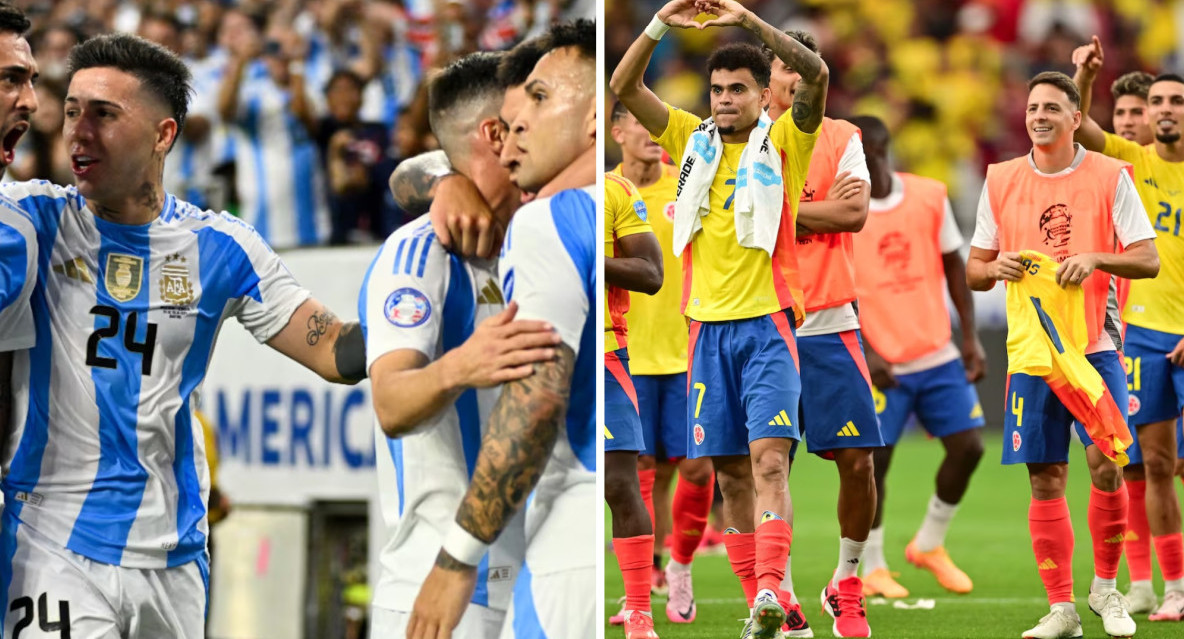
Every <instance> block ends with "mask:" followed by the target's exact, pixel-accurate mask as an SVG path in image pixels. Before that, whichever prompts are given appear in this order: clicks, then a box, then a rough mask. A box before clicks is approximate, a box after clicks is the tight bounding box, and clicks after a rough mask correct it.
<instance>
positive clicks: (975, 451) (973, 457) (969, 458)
mask: <svg viewBox="0 0 1184 639" xmlns="http://www.w3.org/2000/svg"><path fill="white" fill-rule="evenodd" d="M958 457H959V461H960V462H961V465H962V466H963V467H965V468H969V469H974V468H976V467H977V466H978V463H979V461H981V460H982V458H983V439H982V438H981V437H974V438H970V439H967V440H966V442H965V443H964V444H963V445H962V446H961V448H960V449H959V451H958Z"/></svg>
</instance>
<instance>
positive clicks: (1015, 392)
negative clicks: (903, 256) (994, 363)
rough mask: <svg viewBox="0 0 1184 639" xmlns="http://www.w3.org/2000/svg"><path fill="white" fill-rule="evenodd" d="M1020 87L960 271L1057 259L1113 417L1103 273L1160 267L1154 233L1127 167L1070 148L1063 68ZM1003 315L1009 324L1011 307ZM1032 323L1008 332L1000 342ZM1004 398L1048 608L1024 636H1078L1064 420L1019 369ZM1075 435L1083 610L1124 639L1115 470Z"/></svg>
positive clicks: (1013, 273) (977, 281) (1114, 387)
mask: <svg viewBox="0 0 1184 639" xmlns="http://www.w3.org/2000/svg"><path fill="white" fill-rule="evenodd" d="M1028 86H1029V95H1028V101H1027V107H1026V108H1027V115H1026V118H1025V123H1026V125H1027V129H1028V137H1029V138H1031V140H1032V147H1033V148H1032V151H1031V152H1030V153H1029V154H1027V155H1026V156H1024V157H1020V158H1016V159H1014V160H1009V161H1008V162H1004V163H1002V164H993V165H991V166H990V167H988V169H987V181H986V184H985V185H984V186H983V193H982V196H981V198H980V199H979V210H978V220H977V223H976V227H975V232H974V239H973V240H972V241H971V250H970V259H969V261H968V263H967V266H966V279H967V283H968V284H969V285H970V288H971V289H972V290H977V291H985V290H989V289H991V288H992V287H993V286H994V285H995V282H997V281H1000V280H1003V281H1007V282H1010V283H1012V285H1015V283H1016V282H1019V281H1020V279H1021V278H1022V277H1024V273H1025V271H1027V270H1028V269H1029V268H1030V267H1029V265H1028V264H1024V263H1021V262H1020V255H1019V251H1021V250H1025V249H1029V250H1037V251H1041V252H1047V253H1048V254H1049V256H1050V257H1051V258H1052V259H1054V260H1057V261H1059V262H1060V264H1059V267H1058V268H1057V270H1056V275H1055V276H1056V283H1057V284H1059V285H1061V286H1062V287H1071V286H1081V288H1082V289H1084V304H1085V307H1084V309H1083V311H1084V313H1083V315H1084V321H1085V322H1086V325H1087V328H1086V330H1087V333H1088V340H1089V344H1088V346H1086V347H1085V356H1086V358H1087V359H1088V360H1089V364H1090V365H1092V367H1093V368H1094V369H1095V370H1096V371H1097V373H1098V375H1100V376H1101V379H1102V380H1103V381H1104V382H1105V387H1106V388H1107V389H1108V391H1109V393H1110V395H1111V396H1112V397H1113V401H1115V402H1116V403H1117V405H1118V411H1119V412H1120V413H1121V408H1122V407H1125V406H1126V398H1127V393H1126V382H1125V379H1126V374H1125V372H1124V371H1123V367H1122V361H1121V359H1120V358H1119V357H1118V355H1117V353H1116V352H1115V350H1116V347H1117V346H1118V345H1119V344H1120V343H1121V337H1120V336H1119V335H1118V332H1117V328H1118V322H1117V318H1114V317H1108V316H1107V314H1106V304H1107V299H1108V297H1109V296H1110V294H1111V291H1112V290H1113V289H1112V287H1111V279H1112V276H1115V275H1116V276H1118V277H1125V278H1129V279H1139V278H1146V277H1155V275H1156V273H1157V272H1158V271H1159V259H1158V255H1157V253H1156V250H1155V243H1154V237H1155V232H1154V231H1153V230H1152V229H1151V225H1150V223H1148V221H1147V217H1146V215H1145V214H1144V213H1143V211H1142V207H1141V206H1140V205H1139V201H1138V198H1137V193H1136V191H1135V190H1134V184H1133V183H1132V182H1131V178H1130V174H1129V172H1128V171H1129V167H1128V165H1126V164H1125V163H1123V162H1119V161H1117V160H1112V159H1110V158H1107V157H1105V156H1103V155H1100V154H1097V153H1093V152H1091V151H1087V150H1086V149H1084V148H1083V147H1081V146H1080V145H1076V144H1074V143H1073V132H1074V131H1075V130H1076V129H1077V128H1078V127H1079V126H1080V124H1081V119H1082V114H1081V111H1080V110H1079V107H1080V97H1079V96H1078V93H1077V87H1076V85H1074V84H1073V81H1072V80H1071V79H1070V78H1069V77H1068V76H1066V75H1064V74H1062V73H1055V72H1048V73H1041V74H1039V75H1037V76H1036V77H1034V78H1032V80H1031V81H1030V82H1029V83H1028ZM1116 244H1117V245H1118V246H1117V247H1116ZM1118 247H1121V252H1119V248H1118ZM1049 312H1052V311H1051V310H1050V311H1049ZM1073 312H1080V311H1078V310H1074V311H1073ZM1008 316H1009V322H1010V321H1011V316H1012V309H1010V308H1009V312H1008ZM1031 328H1032V327H1031V326H1028V325H1024V326H1014V325H1009V327H1008V330H1009V337H1010V335H1012V334H1016V333H1020V332H1022V331H1025V330H1028V329H1031ZM1034 330H1036V331H1039V330H1040V329H1039V328H1035V329H1034ZM1006 401H1007V402H1008V410H1007V411H1006V412H1005V413H1004V441H1005V445H1004V448H1003V463H1005V464H1019V463H1023V464H1027V466H1028V476H1029V481H1030V484H1031V489H1032V501H1031V504H1030V506H1029V509H1028V528H1029V530H1030V531H1031V535H1032V550H1033V552H1034V553H1035V555H1036V563H1037V566H1038V568H1039V573H1040V578H1041V580H1042V581H1043V582H1044V588H1045V590H1046V591H1047V592H1048V602H1049V604H1050V606H1051V610H1050V612H1049V613H1048V614H1047V615H1045V616H1044V617H1043V618H1042V619H1041V620H1040V623H1038V624H1037V625H1036V626H1035V627H1033V628H1031V629H1030V630H1028V631H1027V632H1025V633H1024V637H1033V638H1041V639H1049V638H1054V637H1080V636H1081V619H1080V618H1079V617H1078V616H1077V611H1076V609H1075V608H1074V605H1073V572H1072V569H1073V566H1072V563H1073V528H1072V523H1071V522H1070V519H1069V506H1068V503H1067V502H1066V501H1065V484H1066V482H1067V480H1068V471H1069V465H1068V461H1067V460H1068V452H1069V450H1068V449H1069V428H1070V427H1071V425H1072V424H1073V422H1074V416H1073V415H1072V414H1071V413H1070V412H1069V409H1068V408H1067V407H1066V405H1065V404H1064V403H1063V402H1062V401H1061V400H1060V399H1059V398H1058V397H1057V396H1056V395H1055V394H1054V393H1053V391H1052V389H1051V387H1050V386H1049V384H1048V382H1046V381H1045V380H1044V379H1043V378H1041V377H1036V376H1031V375H1027V374H1024V373H1018V372H1017V373H1015V374H1012V375H1009V376H1008V397H1007V400H1006ZM1077 433H1078V435H1079V436H1080V438H1081V440H1082V442H1083V444H1085V455H1086V460H1087V462H1088V464H1089V469H1090V478H1091V480H1092V484H1093V485H1092V487H1091V489H1090V504H1089V529H1090V536H1091V537H1092V539H1093V546H1094V580H1093V583H1092V585H1091V587H1090V594H1089V606H1090V609H1091V610H1093V611H1094V612H1095V613H1097V614H1098V615H1100V616H1101V617H1102V626H1103V628H1104V629H1105V631H1106V632H1107V633H1108V634H1110V635H1111V636H1115V637H1129V636H1131V635H1132V634H1134V632H1135V623H1134V621H1133V620H1132V619H1131V618H1130V615H1129V614H1128V613H1127V610H1126V600H1125V599H1124V598H1123V596H1122V595H1121V594H1120V593H1119V592H1118V590H1116V588H1115V577H1116V576H1117V574H1118V563H1119V559H1120V558H1121V556H1122V545H1121V541H1122V538H1123V531H1124V530H1125V528H1126V511H1127V495H1126V490H1125V489H1124V487H1123V484H1122V470H1121V468H1120V467H1119V466H1118V464H1117V463H1116V462H1115V461H1112V460H1111V459H1109V458H1107V457H1106V456H1105V454H1103V453H1102V451H1101V450H1100V449H1099V446H1098V445H1097V444H1095V443H1094V441H1093V440H1092V439H1090V437H1089V435H1088V434H1086V431H1085V428H1084V427H1082V426H1081V425H1078V427H1077ZM1116 540H1117V541H1116Z"/></svg>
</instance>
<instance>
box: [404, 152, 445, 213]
mask: <svg viewBox="0 0 1184 639" xmlns="http://www.w3.org/2000/svg"><path fill="white" fill-rule="evenodd" d="M449 175H456V172H454V171H453V170H452V165H451V164H449V162H448V157H447V156H446V155H444V152H443V151H431V152H428V153H421V154H419V155H417V156H415V157H413V158H410V159H408V160H404V161H403V162H401V163H399V166H398V168H396V169H395V171H394V173H391V178H390V188H391V194H392V195H394V197H395V204H397V205H399V208H401V209H403V210H404V211H407V212H408V213H410V214H412V215H423V214H424V213H427V212H428V209H429V208H430V207H431V205H432V198H434V197H435V195H436V186H437V185H438V184H439V183H440V181H441V180H442V179H443V178H445V177H447V176H449Z"/></svg>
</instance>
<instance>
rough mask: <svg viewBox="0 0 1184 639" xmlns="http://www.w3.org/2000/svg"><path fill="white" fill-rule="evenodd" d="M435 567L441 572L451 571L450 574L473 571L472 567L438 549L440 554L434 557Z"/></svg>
mask: <svg viewBox="0 0 1184 639" xmlns="http://www.w3.org/2000/svg"><path fill="white" fill-rule="evenodd" d="M436 567H437V568H440V569H442V570H451V571H452V572H463V571H465V570H472V569H473V566H470V565H468V564H466V563H463V562H461V561H459V560H458V559H457V558H456V557H453V556H452V555H450V554H448V552H447V551H446V550H444V549H443V548H441V549H440V554H438V555H436Z"/></svg>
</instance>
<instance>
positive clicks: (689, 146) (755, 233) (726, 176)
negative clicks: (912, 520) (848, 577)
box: [610, 0, 869, 637]
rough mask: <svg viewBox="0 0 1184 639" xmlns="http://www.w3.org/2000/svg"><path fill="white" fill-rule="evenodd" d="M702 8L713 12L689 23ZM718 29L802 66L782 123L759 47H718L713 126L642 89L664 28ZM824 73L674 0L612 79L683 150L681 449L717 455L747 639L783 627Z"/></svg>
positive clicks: (803, 53) (851, 598)
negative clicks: (802, 242) (771, 110)
mask: <svg viewBox="0 0 1184 639" xmlns="http://www.w3.org/2000/svg"><path fill="white" fill-rule="evenodd" d="M701 12H708V13H710V14H713V15H714V16H715V17H714V18H713V19H710V20H708V21H706V22H704V23H702V24H699V23H696V22H695V21H694V18H695V17H696V16H697V15H698V14H699V13H701ZM726 25H735V26H742V27H744V28H746V29H749V30H750V31H752V32H753V33H755V34H756V35H757V37H758V38H759V39H760V40H761V41H762V42H764V43H765V44H766V45H768V46H769V48H770V49H772V50H773V52H774V53H775V54H776V55H777V57H779V58H781V59H782V60H785V61H787V62H789V63H790V65H791V66H792V67H793V68H794V69H796V70H798V71H799V73H800V74H801V76H802V80H801V83H800V84H799V86H798V89H797V92H796V94H795V97H794V104H793V107H792V109H791V110H790V111H789V112H787V113H786V114H785V115H783V116H782V117H781V118H779V119H778V120H777V121H776V122H773V121H772V120H771V119H770V118H769V117H768V115H766V114H765V113H764V112H763V110H764V107H765V106H767V105H768V103H769V97H770V96H769V88H768V85H769V63H768V60H767V59H766V58H765V57H764V55H763V53H762V52H761V50H760V49H759V48H758V47H755V46H753V45H748V44H731V45H726V46H724V47H721V48H720V49H718V50H717V51H715V52H714V53H713V54H712V56H711V58H710V59H709V60H708V73H709V74H710V97H711V112H712V119H710V120H707V121H702V120H700V119H699V118H697V117H695V116H693V115H691V114H689V113H686V112H684V111H681V110H678V109H675V108H674V107H671V106H669V105H667V104H665V103H663V102H662V101H661V99H659V98H658V96H656V95H654V93H653V92H652V91H651V90H650V89H649V88H648V87H647V86H645V84H644V82H643V77H642V76H643V74H644V72H645V68H646V66H647V65H648V63H649V59H650V56H651V55H652V54H653V51H654V49H655V47H656V46H657V42H658V39H659V38H661V37H662V35H663V34H664V33H665V31H666V30H667V29H669V28H670V27H672V26H674V27H680V28H687V27H698V28H705V27H709V26H726ZM827 80H828V71H827V67H826V64H825V63H824V62H823V61H822V59H821V58H819V57H818V56H817V55H815V54H814V53H813V52H811V51H810V50H809V49H807V48H806V47H804V46H802V45H801V44H800V43H798V42H796V41H795V40H793V39H792V38H790V37H789V36H787V35H785V34H783V33H781V32H779V31H777V30H776V29H774V28H773V27H771V26H769V25H768V24H767V23H765V22H764V21H763V20H761V19H760V18H758V17H757V16H755V15H754V14H752V13H751V12H750V11H748V10H747V9H745V8H744V7H743V6H741V5H739V4H738V3H735V2H732V1H730V0H724V1H722V2H704V1H700V2H692V1H691V0H674V1H673V2H670V3H668V4H667V5H665V6H664V7H663V8H662V9H661V10H660V11H659V12H658V14H657V15H656V16H655V17H654V20H653V21H652V22H651V23H650V26H649V27H647V28H646V31H645V33H643V34H642V35H641V36H639V37H638V39H637V40H636V41H634V43H633V44H632V45H631V46H630V48H629V50H628V51H626V53H625V56H624V58H623V59H622V61H621V64H620V65H619V66H618V67H617V68H616V70H615V71H614V72H613V76H612V80H611V81H610V87H611V88H612V90H613V91H614V92H615V93H616V94H617V96H618V98H619V99H620V100H621V102H622V103H624V104H625V106H626V107H627V108H628V109H629V111H630V112H631V113H632V114H633V115H634V116H635V117H636V118H637V120H638V122H640V123H641V124H642V126H644V127H645V128H646V130H647V131H649V132H650V134H651V135H652V136H653V137H654V140H655V141H656V142H658V144H659V145H661V146H662V147H663V148H664V149H666V150H667V152H669V153H670V154H671V156H672V157H674V158H679V159H680V164H681V167H682V168H681V171H680V175H681V177H680V185H679V190H678V195H677V199H676V202H675V218H674V239H673V247H674V250H675V251H676V252H678V253H679V254H681V253H683V252H684V251H689V256H688V257H684V274H685V275H684V276H685V277H686V278H687V281H688V286H687V287H686V288H684V290H683V312H684V314H685V315H687V317H688V318H690V320H691V323H690V352H691V358H690V361H689V362H688V364H689V370H688V376H689V378H690V379H689V386H690V389H689V390H690V395H689V396H688V401H687V419H688V424H687V426H688V431H689V435H690V437H691V441H693V442H694V445H693V446H692V447H691V450H690V451H689V455H690V456H691V457H693V458H698V457H712V458H713V459H712V462H713V464H714V466H715V470H716V473H717V474H718V477H719V480H720V488H721V490H722V492H723V496H724V514H725V518H726V520H727V521H726V523H727V525H728V526H730V527H731V529H732V532H733V534H731V535H725V539H726V542H727V544H728V550H729V553H728V554H729V559H730V560H731V561H732V565H733V571H734V572H736V574H737V576H738V577H739V578H740V580H741V583H742V585H743V586H744V589H745V595H746V598H747V599H748V600H749V602H750V603H751V604H752V607H753V610H752V614H751V616H750V618H749V623H750V625H751V631H752V632H753V634H754V636H756V637H776V636H779V635H780V634H781V625H782V623H783V622H784V620H785V611H784V609H783V608H782V607H781V605H780V604H779V603H778V602H777V590H778V588H779V587H780V585H781V580H782V578H783V577H784V575H785V564H786V561H787V559H788V556H789V548H790V540H791V536H792V533H791V531H790V527H789V524H788V523H787V522H786V521H785V517H787V516H788V515H789V490H788V473H789V457H790V451H791V449H792V447H793V445H794V444H795V443H796V442H797V441H798V440H799V439H800V438H801V433H800V431H799V429H798V426H797V425H796V421H797V415H798V401H799V398H800V394H801V379H800V377H799V374H798V365H797V345H796V343H795V339H794V333H793V331H794V327H795V326H796V325H797V324H798V323H799V322H800V321H801V318H802V315H803V311H804V306H803V303H802V293H801V289H800V285H799V278H798V273H797V272H796V260H795V256H794V223H795V218H796V214H797V203H798V196H799V195H800V193H801V189H802V184H803V183H804V181H805V179H806V169H807V167H808V165H809V161H810V153H811V151H812V150H813V148H814V142H815V140H816V139H817V137H818V128H819V125H820V124H821V122H822V114H823V110H824V108H825V104H826V85H827ZM754 495H755V500H754ZM757 512H760V513H761V515H760V516H759V519H760V523H759V525H757V515H756V513H757ZM754 530H755V532H753V531H754ZM842 563H843V562H840V564H842ZM841 581H845V580H841ZM857 582H858V579H856V580H855V582H852V583H847V585H846V586H844V587H843V591H842V592H840V593H839V594H840V598H839V600H838V603H839V604H840V605H841V606H844V609H843V611H842V612H843V614H842V622H843V625H844V626H845V628H846V629H845V630H844V634H845V635H846V636H867V633H868V632H869V631H868V630H867V624H866V618H865V615H864V612H863V610H862V607H861V604H860V601H861V599H862V596H861V594H860V592H859V591H860V587H859V586H858V585H857ZM853 583H855V584H856V585H855V588H854V589H852V588H851V586H852V584H853ZM849 622H850V623H851V624H853V625H851V626H848V625H847V624H848V623H849ZM857 626H861V627H857ZM746 631H747V630H746Z"/></svg>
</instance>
